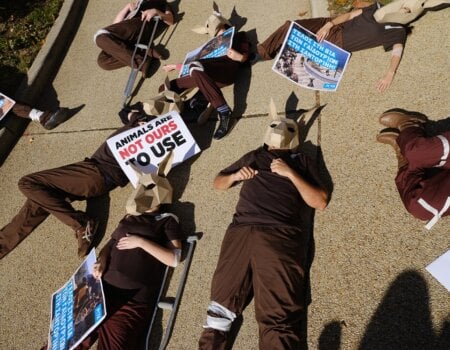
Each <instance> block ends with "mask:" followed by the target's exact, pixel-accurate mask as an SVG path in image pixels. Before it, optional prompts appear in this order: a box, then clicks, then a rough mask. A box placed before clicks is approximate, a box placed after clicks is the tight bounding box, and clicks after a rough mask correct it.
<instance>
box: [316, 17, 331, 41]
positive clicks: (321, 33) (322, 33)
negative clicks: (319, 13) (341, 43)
mask: <svg viewBox="0 0 450 350" xmlns="http://www.w3.org/2000/svg"><path fill="white" fill-rule="evenodd" d="M331 28H333V23H331V22H327V23H325V24H324V25H323V27H322V28H320V29H319V30H318V31H317V33H316V38H317V41H318V42H319V43H320V42H322V41H323V40H325V38H326V37H327V36H328V33H329V32H330V29H331Z"/></svg>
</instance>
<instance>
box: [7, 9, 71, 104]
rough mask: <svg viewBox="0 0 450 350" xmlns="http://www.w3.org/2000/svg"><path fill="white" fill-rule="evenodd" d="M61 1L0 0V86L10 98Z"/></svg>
mask: <svg viewBox="0 0 450 350" xmlns="http://www.w3.org/2000/svg"><path fill="white" fill-rule="evenodd" d="M63 2H64V0H0V62H1V63H0V87H1V91H2V92H4V93H6V94H7V95H14V93H15V91H16V89H17V88H18V87H19V85H20V83H21V81H22V79H23V77H24V76H25V75H26V73H27V71H28V69H29V68H30V66H31V64H32V63H33V61H34V58H35V57H36V55H37V54H38V52H39V50H40V49H41V47H42V45H43V44H44V42H45V37H46V36H47V34H48V32H49V31H50V29H51V27H52V26H53V23H54V22H55V19H56V18H57V17H58V14H59V10H60V9H61V6H62V4H63Z"/></svg>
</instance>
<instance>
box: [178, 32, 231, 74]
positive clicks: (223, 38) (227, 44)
mask: <svg viewBox="0 0 450 350" xmlns="http://www.w3.org/2000/svg"><path fill="white" fill-rule="evenodd" d="M233 36H234V27H231V28H228V29H227V30H225V31H224V32H223V33H222V34H220V35H217V36H216V37H214V38H212V39H211V40H209V41H208V42H206V43H205V44H203V45H202V46H201V47H199V48H197V49H195V50H193V51H191V52H188V53H187V55H186V57H185V59H184V62H183V66H182V67H181V71H180V77H183V76H185V75H187V74H189V63H191V62H193V61H198V60H199V59H205V58H216V57H222V56H226V55H227V51H228V49H229V48H231V45H232V43H233Z"/></svg>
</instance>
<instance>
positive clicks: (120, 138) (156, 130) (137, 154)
mask: <svg viewBox="0 0 450 350" xmlns="http://www.w3.org/2000/svg"><path fill="white" fill-rule="evenodd" d="M107 144H108V147H109V148H110V150H111V151H112V153H113V155H114V157H115V158H116V160H117V162H118V163H119V165H120V167H121V168H122V170H123V171H124V173H125V174H126V175H127V177H128V179H129V180H130V182H131V184H132V185H133V186H134V187H136V186H137V184H138V182H139V177H138V175H137V174H136V171H135V170H134V169H133V167H136V168H138V169H139V170H140V171H141V172H143V173H145V174H148V173H156V171H157V169H158V165H159V163H160V162H161V161H162V160H163V159H164V158H165V156H166V155H167V152H169V151H172V152H173V154H174V158H173V163H172V167H174V166H175V165H177V164H179V163H182V162H184V161H185V160H186V159H189V158H190V157H192V156H194V155H195V154H197V153H199V152H200V147H199V146H198V145H197V143H196V142H195V140H194V138H193V137H192V135H191V133H190V132H189V130H188V128H187V127H186V124H185V123H184V121H183V119H182V118H181V116H180V114H179V113H178V112H175V111H171V112H169V113H166V114H163V115H161V116H160V117H158V118H156V119H153V120H151V121H150V122H148V123H146V124H143V125H140V126H137V127H135V128H133V129H129V130H126V131H124V132H122V133H120V134H118V135H115V136H113V137H111V138H109V139H108V140H107Z"/></svg>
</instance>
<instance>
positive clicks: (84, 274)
mask: <svg viewBox="0 0 450 350" xmlns="http://www.w3.org/2000/svg"><path fill="white" fill-rule="evenodd" d="M95 262H96V257H95V249H92V250H91V252H90V253H89V255H88V256H87V257H86V259H85V260H84V261H83V263H82V264H81V265H80V267H79V268H78V269H77V270H76V271H75V273H74V274H73V275H72V277H71V278H70V279H69V281H68V282H67V283H66V284H65V285H64V286H63V287H61V288H60V289H59V290H58V291H56V292H55V293H54V294H53V295H52V300H51V321H50V332H49V336H48V347H47V349H48V350H72V349H74V348H76V347H77V346H78V345H79V344H80V343H81V342H82V341H83V340H84V338H86V337H87V336H88V335H89V333H91V332H92V331H93V330H94V329H95V328H96V327H97V326H98V325H99V324H100V323H101V322H102V321H103V319H104V318H105V317H106V307H105V296H104V294H103V286H102V283H101V280H98V279H96V278H95V277H94V276H93V271H94V264H95Z"/></svg>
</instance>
